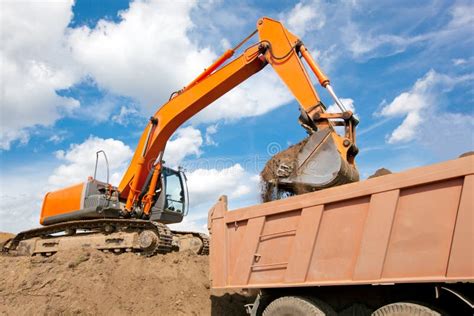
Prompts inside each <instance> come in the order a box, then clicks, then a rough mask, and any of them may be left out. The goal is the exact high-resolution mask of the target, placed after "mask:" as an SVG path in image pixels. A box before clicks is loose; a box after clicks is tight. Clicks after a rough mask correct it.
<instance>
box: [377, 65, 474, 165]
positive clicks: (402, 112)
mask: <svg viewBox="0 0 474 316" xmlns="http://www.w3.org/2000/svg"><path fill="white" fill-rule="evenodd" d="M473 79H474V76H470V75H468V76H459V77H452V76H448V75H445V74H440V73H437V72H435V71H434V70H430V71H429V72H428V73H426V74H425V76H423V77H422V78H420V79H418V80H417V81H416V82H415V84H414V85H413V87H412V88H411V89H410V90H409V91H406V92H402V93H401V94H400V95H398V96H397V97H395V98H394V99H393V101H392V102H390V103H389V104H386V105H384V106H383V108H382V109H381V111H380V113H378V115H380V116H383V117H386V118H398V117H404V119H403V121H402V123H401V124H400V125H399V126H398V127H397V128H395V130H393V131H392V132H391V134H390V135H388V137H387V142H388V143H390V144H396V143H405V142H409V141H413V140H417V141H419V142H420V143H422V144H424V145H427V146H429V147H430V148H432V149H435V151H436V147H438V148H439V147H440V146H441V147H443V148H444V150H446V152H447V153H449V154H450V155H451V158H453V155H456V154H457V152H459V151H461V150H462V148H463V147H462V146H464V148H466V151H467V149H469V148H471V147H472V139H473V136H472V135H473V134H472V130H473V129H472V127H473V124H474V123H473V121H474V120H473V118H474V116H472V115H470V114H459V113H450V112H444V111H442V109H441V108H440V99H441V98H442V94H443V93H447V92H449V91H451V90H452V89H453V88H454V86H455V85H457V84H461V83H465V82H470V81H472V80H473ZM452 108H455V107H452ZM433 124H434V125H433ZM459 133H461V135H460V134H459ZM452 135H457V136H456V137H453V136H452ZM462 135H463V136H462ZM434 139H435V140H436V141H433V140H434ZM441 139H445V142H440V140H441ZM456 142H461V143H462V146H461V147H459V146H454V143H456ZM436 143H437V144H436ZM441 144H442V145H441ZM448 144H449V145H448ZM448 147H451V148H452V150H448V149H447V148H448Z"/></svg>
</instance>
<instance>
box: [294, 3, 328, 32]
mask: <svg viewBox="0 0 474 316" xmlns="http://www.w3.org/2000/svg"><path fill="white" fill-rule="evenodd" d="M325 23H326V16H325V14H324V11H323V10H322V8H321V6H319V4H318V2H317V1H313V2H310V3H307V4H303V3H302V2H300V3H297V4H296V5H295V6H294V7H293V8H292V9H291V11H290V12H289V13H288V17H287V18H286V23H285V24H286V27H287V28H288V29H289V30H290V31H291V32H293V33H294V34H297V36H299V37H303V36H304V35H305V34H306V32H309V31H313V30H319V29H321V28H322V27H323V26H324V24H325Z"/></svg>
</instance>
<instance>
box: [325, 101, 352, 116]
mask: <svg viewBox="0 0 474 316" xmlns="http://www.w3.org/2000/svg"><path fill="white" fill-rule="evenodd" d="M339 100H340V101H341V102H342V104H343V105H344V107H345V108H346V110H348V111H352V113H355V111H356V110H355V106H354V100H352V99H350V98H340V99H339ZM326 111H327V112H328V113H340V112H342V111H341V109H340V108H339V106H337V104H336V103H333V104H331V105H330V106H328V108H327V110H326Z"/></svg>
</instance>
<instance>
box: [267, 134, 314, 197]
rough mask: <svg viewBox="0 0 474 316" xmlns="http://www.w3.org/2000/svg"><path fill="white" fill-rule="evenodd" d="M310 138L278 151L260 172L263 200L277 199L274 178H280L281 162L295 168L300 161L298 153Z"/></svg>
mask: <svg viewBox="0 0 474 316" xmlns="http://www.w3.org/2000/svg"><path fill="white" fill-rule="evenodd" d="M308 139H309V138H305V139H303V140H302V141H301V142H299V143H297V144H295V145H292V146H290V147H288V148H287V149H285V150H283V151H280V152H278V153H276V154H275V155H274V156H272V157H271V158H270V159H269V160H268V161H267V163H266V164H265V167H264V168H263V170H262V172H260V179H261V185H260V186H261V199H262V201H263V202H268V201H272V200H274V199H275V197H274V196H273V195H274V194H275V193H274V189H275V187H274V185H273V183H274V180H277V179H278V174H277V172H278V169H279V166H280V165H281V164H285V165H287V166H290V167H291V168H292V169H295V167H296V166H295V164H296V162H297V161H298V153H299V152H300V150H301V148H303V146H304V145H306V143H307V142H308Z"/></svg>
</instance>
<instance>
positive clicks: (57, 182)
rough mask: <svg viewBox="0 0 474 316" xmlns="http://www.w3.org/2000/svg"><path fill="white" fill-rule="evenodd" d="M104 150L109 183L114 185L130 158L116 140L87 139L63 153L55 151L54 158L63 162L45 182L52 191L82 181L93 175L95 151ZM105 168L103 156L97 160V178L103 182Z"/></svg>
mask: <svg viewBox="0 0 474 316" xmlns="http://www.w3.org/2000/svg"><path fill="white" fill-rule="evenodd" d="M99 150H104V151H105V152H106V154H107V158H108V161H109V168H110V169H109V171H110V183H112V184H113V185H118V183H119V182H120V180H121V176H122V174H123V172H124V171H125V168H126V167H127V165H128V163H129V161H130V159H131V158H132V150H131V149H130V147H128V146H127V145H125V144H124V143H123V142H121V141H119V140H115V139H112V138H108V139H102V138H99V137H95V136H90V137H89V138H88V139H86V140H85V141H84V142H83V143H81V144H72V145H70V147H69V149H68V150H67V151H63V150H60V151H57V152H56V158H57V159H59V160H60V161H62V162H63V163H62V164H61V165H60V166H59V167H57V168H56V169H54V171H53V174H52V175H51V176H49V178H48V183H49V185H50V186H51V188H53V189H57V188H62V187H64V186H67V185H71V184H75V183H80V182H84V181H86V180H87V177H88V176H93V174H94V166H95V160H96V152H97V151H99ZM106 170H107V169H106V165H105V162H104V160H103V157H99V164H98V168H97V178H98V179H99V180H102V181H106Z"/></svg>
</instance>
